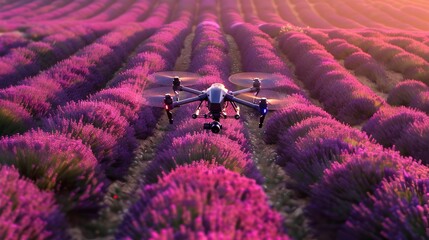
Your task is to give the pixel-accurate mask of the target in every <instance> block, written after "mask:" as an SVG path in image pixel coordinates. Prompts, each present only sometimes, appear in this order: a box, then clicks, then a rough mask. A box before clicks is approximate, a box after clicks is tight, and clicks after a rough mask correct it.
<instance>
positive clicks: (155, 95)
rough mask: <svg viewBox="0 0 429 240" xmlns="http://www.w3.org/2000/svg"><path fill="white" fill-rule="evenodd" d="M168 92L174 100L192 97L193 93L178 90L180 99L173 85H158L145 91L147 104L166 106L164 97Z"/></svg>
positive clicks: (144, 97)
mask: <svg viewBox="0 0 429 240" xmlns="http://www.w3.org/2000/svg"><path fill="white" fill-rule="evenodd" d="M166 94H170V95H171V96H172V97H173V100H174V101H178V100H180V99H184V98H187V97H190V96H191V95H192V94H190V93H187V92H182V91H181V92H178V97H179V99H177V98H176V94H175V93H174V92H173V89H172V88H171V87H157V88H150V89H146V90H144V91H143V99H144V100H145V103H144V104H145V105H147V106H150V107H160V108H164V98H165V95H166Z"/></svg>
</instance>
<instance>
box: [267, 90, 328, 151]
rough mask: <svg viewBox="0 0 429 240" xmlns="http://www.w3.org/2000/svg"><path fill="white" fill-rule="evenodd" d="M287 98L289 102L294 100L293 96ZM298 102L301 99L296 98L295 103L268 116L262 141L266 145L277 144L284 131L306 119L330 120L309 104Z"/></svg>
mask: <svg viewBox="0 0 429 240" xmlns="http://www.w3.org/2000/svg"><path fill="white" fill-rule="evenodd" d="M288 98H291V99H292V100H291V101H293V100H295V96H294V95H292V96H291V97H288ZM300 100H301V98H297V102H296V103H291V104H290V105H288V106H285V108H283V109H282V110H280V111H276V112H275V113H274V114H272V116H270V118H269V119H268V120H267V123H266V124H265V135H264V141H265V142H266V143H268V144H275V143H277V142H278V139H279V136H281V135H282V134H283V132H284V131H285V130H287V129H288V128H289V127H291V126H293V125H295V124H297V123H299V122H300V121H302V120H304V119H306V118H309V117H316V116H320V117H325V118H330V115H329V114H328V113H327V112H325V111H323V110H322V109H321V108H319V107H316V106H314V105H311V104H310V103H306V102H304V103H302V102H299V101H300Z"/></svg>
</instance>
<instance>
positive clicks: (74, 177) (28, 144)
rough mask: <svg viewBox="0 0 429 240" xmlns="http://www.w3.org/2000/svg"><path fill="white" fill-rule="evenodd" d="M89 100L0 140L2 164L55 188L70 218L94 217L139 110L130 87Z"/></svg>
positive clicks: (119, 166)
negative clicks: (132, 116) (131, 116)
mask: <svg viewBox="0 0 429 240" xmlns="http://www.w3.org/2000/svg"><path fill="white" fill-rule="evenodd" d="M158 20H159V19H158ZM128 30H131V29H128ZM129 32H130V34H133V33H134V34H135V32H133V31H129ZM112 40H113V39H112ZM127 91H128V92H127ZM123 94H125V95H123ZM89 99H90V100H88V101H81V102H77V103H75V102H70V103H68V104H66V105H65V106H63V107H60V108H58V110H57V111H56V112H55V114H53V115H51V116H50V117H48V118H45V119H43V121H42V129H43V130H44V131H46V132H42V131H40V130H38V131H30V132H27V133H25V134H24V135H14V136H12V137H9V138H3V139H2V140H1V141H0V146H1V147H0V154H1V155H2V159H4V160H3V162H2V165H3V164H7V165H14V166H16V167H18V168H19V172H20V175H22V176H26V177H28V178H30V179H31V180H33V181H34V182H35V183H36V184H37V186H38V187H39V188H41V189H44V190H52V191H54V192H55V197H56V199H57V201H58V202H59V203H60V206H61V210H62V211H65V212H66V213H67V216H68V217H71V218H73V217H75V216H78V217H83V216H87V217H89V216H97V213H98V212H99V210H100V209H101V208H102V207H103V198H104V195H105V193H106V190H107V186H108V183H109V181H108V180H107V179H106V178H105V173H106V174H108V175H114V176H117V174H118V172H120V173H119V174H122V176H123V173H124V165H126V164H129V162H131V159H132V158H133V155H132V152H133V150H134V149H135V147H136V141H135V137H134V134H133V133H134V130H133V128H131V126H130V125H129V122H128V120H127V119H126V117H125V116H126V115H127V113H131V114H132V112H133V111H134V113H135V112H137V111H138V110H139V109H136V108H137V107H138V106H139V104H140V102H139V101H141V100H142V99H141V95H139V94H137V93H135V92H133V91H130V89H106V90H103V91H101V92H99V93H97V94H95V95H93V96H91V97H90V98H89ZM133 107H134V108H133ZM118 109H119V110H118ZM121 154H122V155H121ZM121 157H122V158H123V159H121ZM122 161H124V162H122ZM116 170H117V171H118V172H116ZM112 171H113V172H114V173H112ZM110 177H112V176H110ZM60 229H64V228H60Z"/></svg>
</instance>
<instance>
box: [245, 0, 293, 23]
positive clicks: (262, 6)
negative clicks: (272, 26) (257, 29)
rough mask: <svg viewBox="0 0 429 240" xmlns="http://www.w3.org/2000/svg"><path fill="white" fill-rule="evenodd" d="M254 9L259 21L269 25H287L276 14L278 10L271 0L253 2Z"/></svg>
mask: <svg viewBox="0 0 429 240" xmlns="http://www.w3.org/2000/svg"><path fill="white" fill-rule="evenodd" d="M253 4H254V5H255V8H256V9H257V11H258V15H259V17H260V18H261V20H263V21H266V22H269V23H277V24H283V25H284V24H289V23H288V22H286V21H285V20H283V19H282V18H281V17H280V16H279V14H278V10H277V9H278V8H276V5H275V3H274V1H273V0H270V1H267V2H265V3H264V2H261V1H253Z"/></svg>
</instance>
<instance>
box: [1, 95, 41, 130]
mask: <svg viewBox="0 0 429 240" xmlns="http://www.w3.org/2000/svg"><path fill="white" fill-rule="evenodd" d="M33 125H34V122H33V118H32V117H31V115H30V114H29V113H28V112H27V111H25V110H24V109H23V108H22V107H21V106H20V105H18V104H16V103H14V102H10V101H6V100H0V135H1V136H4V135H10V134H14V133H22V132H25V131H26V130H28V129H30V128H31V127H32V126H33Z"/></svg>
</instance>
